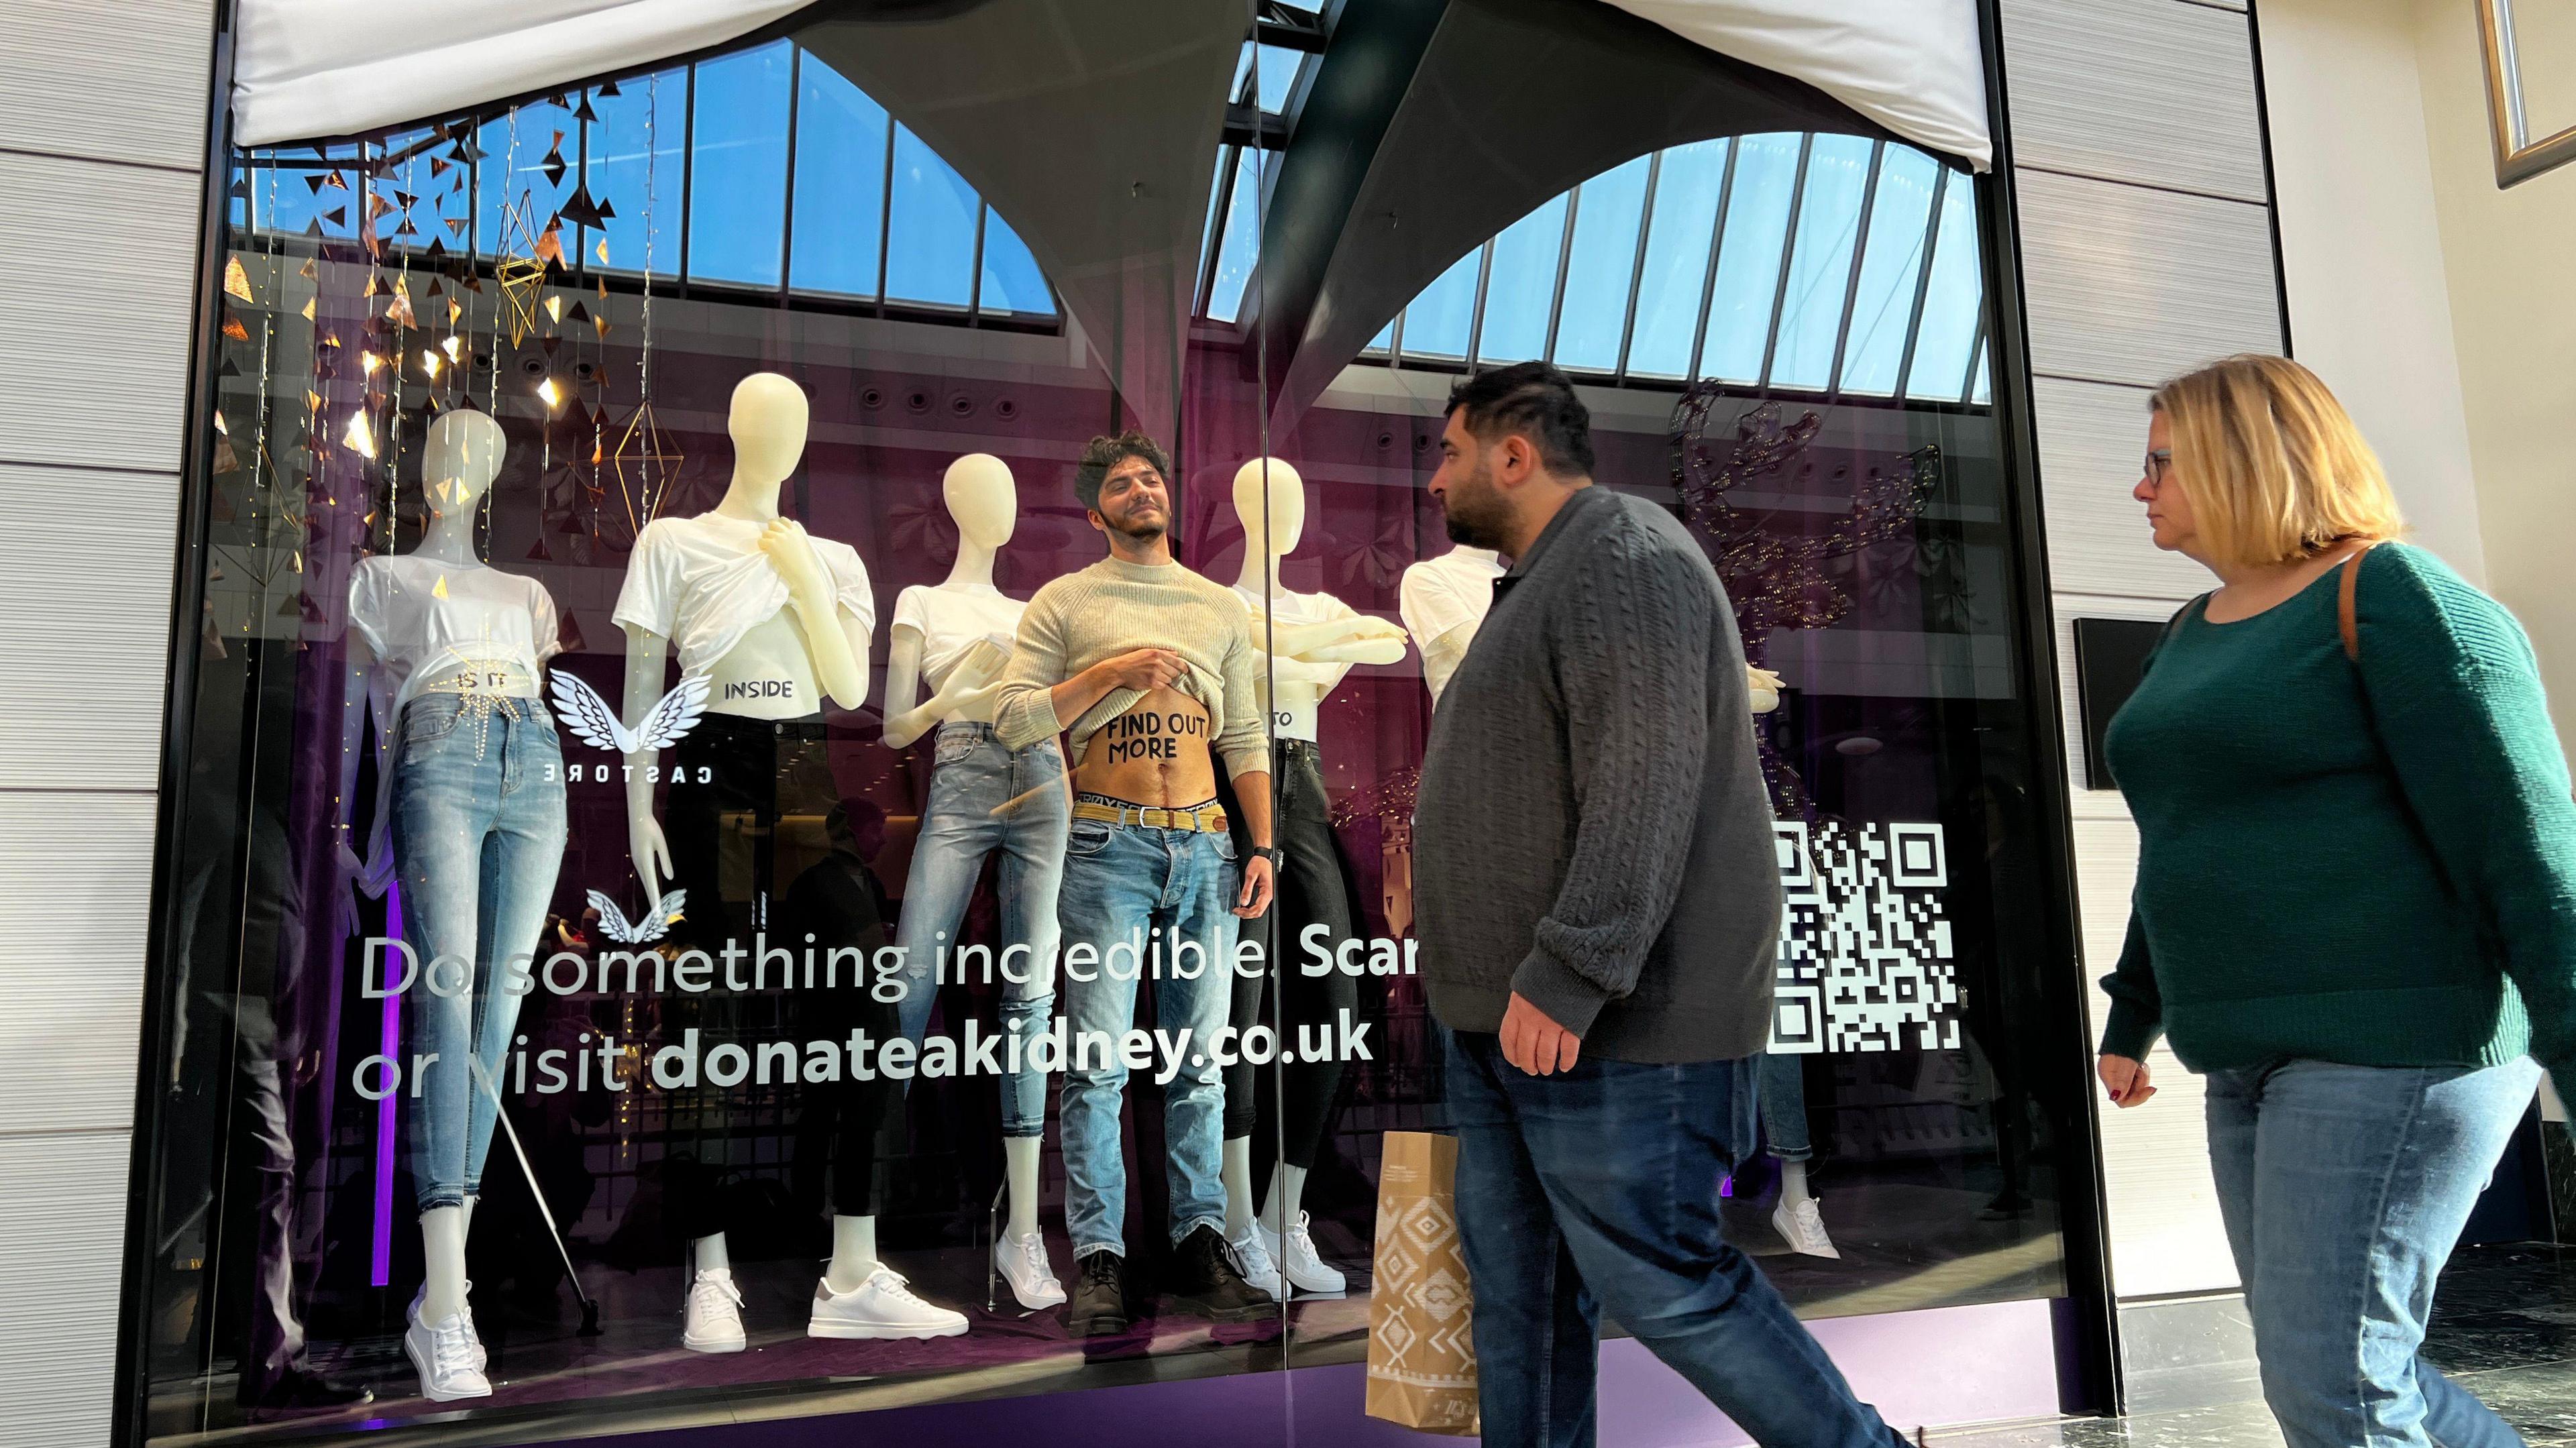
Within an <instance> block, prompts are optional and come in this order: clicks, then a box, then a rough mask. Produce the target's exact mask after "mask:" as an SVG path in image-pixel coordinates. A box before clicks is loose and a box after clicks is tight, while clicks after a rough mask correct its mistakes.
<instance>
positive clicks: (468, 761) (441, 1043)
mask: <svg viewBox="0 0 2576 1448" xmlns="http://www.w3.org/2000/svg"><path fill="white" fill-rule="evenodd" d="M394 761H395V762H394V781H393V805H392V816H393V818H392V826H393V847H394V862H395V865H396V867H397V869H398V870H399V872H400V875H401V879H402V934H403V940H404V942H405V943H406V944H408V945H409V946H410V947H411V948H412V952H413V954H414V956H415V957H417V959H418V960H419V963H420V975H419V978H418V979H417V980H415V981H414V982H413V985H412V988H411V992H410V999H411V1047H410V1059H408V1060H406V1061H405V1062H404V1063H403V1076H404V1082H405V1092H406V1094H407V1095H409V1096H410V1097H411V1098H412V1099H411V1100H410V1101H409V1102H408V1103H407V1104H408V1105H409V1107H410V1132H409V1135H410V1142H411V1173H412V1186H413V1189H414V1191H415V1193H416V1194H417V1199H418V1201H419V1204H420V1209H421V1210H422V1211H428V1210H429V1209H430V1208H432V1207H453V1206H458V1205H461V1204H462V1203H463V1202H464V1200H465V1199H466V1198H467V1197H470V1196H475V1195H477V1194H478V1193H479V1192H480V1191H481V1189H482V1185H483V1158H484V1156H485V1154H486V1153H487V1152H489V1151H490V1149H491V1146H492V1125H493V1122H494V1120H495V1116H496V1112H497V1109H498V1108H497V1103H496V1101H495V1097H496V1095H497V1093H498V1092H499V1091H500V1089H501V1085H502V1082H503V1080H504V1079H505V1078H504V1076H503V1074H502V1065H503V1062H504V1060H505V1059H506V1058H507V1056H508V1054H509V1050H510V1033H511V1029H512V1027H513V1026H515V1025H516V1024H517V1022H518V1019H519V995H517V994H513V993H512V992H511V991H510V990H509V989H507V988H506V982H507V980H508V977H509V974H510V972H511V968H512V966H513V965H514V964H515V968H516V969H517V970H518V971H520V972H524V973H527V974H530V975H532V974H533V973H534V971H535V969H536V967H535V965H534V963H533V958H534V955H535V952H536V950H537V946H538V940H539V936H540V935H541V934H542V933H543V931H544V930H545V924H546V907H547V906H548V905H549V904H550V903H552V902H553V899H554V893H555V872H556V870H557V869H558V868H560V867H561V865H562V864H563V852H564V777H563V746H562V744H561V743H560V742H559V741H558V740H557V739H556V737H555V725H554V720H553V719H552V718H551V717H549V716H548V715H547V713H546V711H545V708H544V706H543V705H540V704H538V703H537V702H536V701H535V700H533V699H500V700H489V699H485V700H477V699H475V698H474V697H473V696H470V695H464V694H436V693H433V694H424V695H422V696H421V697H419V698H417V699H414V700H413V701H412V702H411V703H410V704H408V705H405V706H404V708H403V713H402V719H401V720H400V722H399V723H398V724H397V726H396V743H395V746H394ZM527 988H528V987H527V986H526V985H525V984H523V985H521V987H520V991H521V992H522V993H524V991H525V990H526V989H527ZM433 1053H434V1054H435V1056H436V1059H435V1060H429V1059H427V1058H428V1057H430V1056H431V1055H432V1054H433ZM415 1067H417V1068H418V1069H415Z"/></svg>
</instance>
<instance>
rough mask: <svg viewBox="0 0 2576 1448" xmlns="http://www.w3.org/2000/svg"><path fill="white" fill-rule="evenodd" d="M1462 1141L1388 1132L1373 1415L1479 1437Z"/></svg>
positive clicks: (1371, 1359) (1373, 1332)
mask: <svg viewBox="0 0 2576 1448" xmlns="http://www.w3.org/2000/svg"><path fill="white" fill-rule="evenodd" d="M1457 1176H1458V1142H1457V1139H1456V1138H1455V1137H1448V1136H1437V1135H1433V1134H1432V1133H1430V1132H1423V1131H1390V1132H1388V1133H1386V1157H1385V1161H1384V1163H1383V1165H1382V1166H1381V1167H1380V1169H1379V1172H1378V1187H1377V1271H1376V1275H1375V1277H1374V1278H1373V1279H1372V1280H1373V1284H1374V1285H1373V1289H1372V1291H1371V1293H1370V1297H1369V1352H1368V1415H1369V1416H1370V1417H1372V1418H1384V1419H1385V1420H1387V1421H1388V1422H1390V1423H1401V1424H1403V1425H1404V1426H1405V1427H1408V1428H1420V1429H1422V1430H1424V1431H1426V1432H1431V1433H1453V1434H1457V1435H1460V1436H1462V1437H1474V1436H1475V1435H1476V1433H1477V1431H1478V1425H1477V1421H1476V1347H1475V1341H1474V1339H1473V1338H1472V1337H1471V1336H1470V1335H1469V1332H1468V1320H1469V1318H1470V1317H1471V1316H1472V1315H1473V1314H1472V1313H1471V1312H1470V1311H1469V1307H1470V1305H1471V1302H1472V1299H1471V1298H1470V1297H1469V1295H1468V1289H1467V1258H1466V1253H1465V1251H1464V1250H1463V1249H1462V1247H1461V1246H1460V1244H1459V1241H1458V1198H1457Z"/></svg>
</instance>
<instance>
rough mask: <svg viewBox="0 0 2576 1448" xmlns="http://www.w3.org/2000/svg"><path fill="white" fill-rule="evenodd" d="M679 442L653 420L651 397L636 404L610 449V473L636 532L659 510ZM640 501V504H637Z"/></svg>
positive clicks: (676, 466)
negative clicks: (649, 399) (615, 444)
mask: <svg viewBox="0 0 2576 1448" xmlns="http://www.w3.org/2000/svg"><path fill="white" fill-rule="evenodd" d="M680 459H681V454H680V449H679V445H678V444H676V443H674V442H672V441H671V439H670V437H669V435H668V434H666V433H664V432H663V431H662V425H661V424H660V423H659V422H657V421H655V420H654V417H653V404H652V403H651V402H650V401H646V402H641V403H638V404H636V407H635V411H634V412H633V413H632V414H630V415H629V416H628V417H627V419H626V427H625V430H624V431H622V432H620V433H619V434H618V437H617V446H616V447H614V448H612V449H610V450H609V454H608V467H609V475H610V476H611V477H613V478H615V479H616V480H617V495H618V499H619V501H621V502H623V503H624V504H625V505H626V522H627V526H628V527H630V528H632V529H634V530H635V531H636V532H637V533H641V532H643V531H644V525H645V524H647V523H650V522H652V521H653V519H654V516H655V515H656V514H657V513H659V512H660V510H661V502H662V499H661V494H662V493H663V492H665V491H667V490H668V484H669V481H670V478H671V475H672V474H673V473H675V472H677V471H679V467H680ZM639 505H640V506H639Z"/></svg>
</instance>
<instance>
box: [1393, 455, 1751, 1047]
mask: <svg viewBox="0 0 2576 1448" xmlns="http://www.w3.org/2000/svg"><path fill="white" fill-rule="evenodd" d="M1413 872H1414V909H1415V921H1416V924H1415V933H1416V934H1417V935H1418V936H1419V937H1420V938H1421V942H1422V945H1421V959H1422V969H1423V974H1424V977H1425V980H1426V983H1427V986H1428V989H1429V993H1430V999H1431V1008H1432V1011H1433V1013H1434V1014H1436V1015H1437V1016H1439V1018H1440V1020H1441V1022H1442V1023H1443V1024H1445V1025H1447V1026H1448V1027H1449V1028H1450V1029H1452V1030H1459V1031H1491V1030H1494V1029H1496V1028H1498V1027H1499V1026H1500V1025H1501V1024H1502V1019H1503V1009H1504V1007H1505V1006H1506V1005H1507V1004H1508V1003H1509V1001H1510V999H1511V996H1512V994H1513V993H1514V992H1518V993H1519V994H1521V995H1523V996H1526V997H1528V998H1529V1001H1530V1003H1531V1004H1532V1005H1535V1006H1537V1007H1538V1008H1539V1009H1540V1010H1542V1011H1545V1012H1546V1013H1547V1014H1548V1016H1549V1018H1550V1019H1552V1020H1554V1021H1556V1022H1557V1023H1558V1024H1559V1025H1562V1026H1564V1027H1565V1028H1566V1029H1568V1030H1570V1031H1573V1032H1575V1033H1577V1034H1578V1035H1580V1036H1582V1038H1583V1044H1584V1050H1585V1053H1586V1054H1588V1055H1599V1056H1603V1057H1606V1058H1608V1059H1611V1060H1617V1061H1632V1062H1673V1061H1713V1060H1727V1059H1731V1058H1734V1057H1738V1056H1749V1055H1752V1054H1753V1053H1755V1052H1757V1051H1759V1050H1761V1049H1762V1048H1763V1046H1764V1044H1765V1043H1766V1042H1767V1041H1768V1039H1769V1037H1770V1030H1771V979H1772V970H1773V962H1772V951H1773V946H1774V942H1775V939H1776V937H1777V935H1778V933H1779V928H1780V877H1779V873H1778V867H1777V865H1776V864H1775V861H1774V852H1773V845H1772V831H1771V801H1770V796H1769V794H1768V792H1767V791H1766V790H1765V789H1764V788H1763V784H1762V771H1761V766H1760V764H1759V762H1758V759H1757V756H1756V754H1755V752H1754V742H1753V715H1752V710H1751V705H1750V701H1749V699H1748V698H1747V689H1746V684H1745V674H1744V645H1743V642H1742V640H1740V639H1739V638H1738V637H1737V636H1736V632H1735V615H1734V612H1733V610H1732V609H1730V608H1729V607H1728V606H1727V602H1726V596H1725V593H1724V591H1723V590H1722V589H1721V587H1720V586H1719V584H1718V581H1717V573H1716V571H1715V570H1714V569H1712V568H1711V567H1710V566H1709V563H1708V558H1707V555H1706V554H1704V553H1702V552H1701V551H1700V547H1699V545H1698V543H1697V542H1695V541H1694V540H1693V539H1692V538H1691V536H1690V534H1689V533H1688V532H1687V531H1686V530H1684V529H1683V527H1682V525H1681V524H1680V523H1679V522H1677V521H1676V520H1675V519H1674V518H1673V517H1672V515H1671V514H1669V513H1667V512H1665V511H1663V510H1662V509H1660V508H1657V507H1655V506H1654V505H1653V504H1651V503H1647V502H1644V501H1642V500H1640V499H1636V498H1631V497H1626V496H1623V495H1621V494H1618V493H1614V492H1612V491H1610V490H1609V489H1608V488H1603V487H1591V488H1585V489H1582V490H1581V491H1579V492H1577V493H1575V494H1574V496H1573V497H1571V498H1570V499H1568V500H1567V501H1566V504H1565V506H1564V507H1563V509H1561V510H1560V511H1559V512H1558V513H1557V515H1556V517H1555V518H1554V519H1552V520H1550V521H1549V523H1548V525H1547V529H1546V531H1545V532H1543V533H1541V534H1540V535H1539V539H1538V542H1537V543H1536V544H1534V545H1532V547H1531V548H1530V551H1529V556H1528V557H1526V558H1523V559H1521V560H1520V561H1519V564H1518V566H1516V567H1514V568H1513V569H1512V571H1511V572H1510V573H1509V574H1508V575H1506V576H1505V577H1504V578H1503V579H1502V580H1501V581H1500V582H1499V583H1498V584H1497V585H1496V589H1495V598H1494V607H1493V611H1492V612H1491V613H1489V614H1487V615H1486V617H1485V622H1484V625H1483V627H1481V628H1480V629H1478V630H1477V633H1476V640H1475V643H1474V644H1473V645H1472V646H1471V647H1470V648H1469V649H1468V651H1467V657H1466V659H1465V661H1464V662H1462V663H1461V664H1460V665H1459V666H1458V672H1457V673H1456V675H1454V676H1453V677H1452V678H1451V679H1450V681H1449V687H1448V689H1447V690H1446V691H1445V692H1443V693H1442V694H1441V696H1440V707H1439V708H1438V709H1437V710H1435V711H1434V712H1433V714H1432V720H1431V740H1430V744H1429V746H1428V748H1427V750H1426V752H1425V755H1424V758H1423V762H1422V787H1421V792H1420V797H1419V802H1418V803H1417V804H1416V806H1415V813H1414V865H1413Z"/></svg>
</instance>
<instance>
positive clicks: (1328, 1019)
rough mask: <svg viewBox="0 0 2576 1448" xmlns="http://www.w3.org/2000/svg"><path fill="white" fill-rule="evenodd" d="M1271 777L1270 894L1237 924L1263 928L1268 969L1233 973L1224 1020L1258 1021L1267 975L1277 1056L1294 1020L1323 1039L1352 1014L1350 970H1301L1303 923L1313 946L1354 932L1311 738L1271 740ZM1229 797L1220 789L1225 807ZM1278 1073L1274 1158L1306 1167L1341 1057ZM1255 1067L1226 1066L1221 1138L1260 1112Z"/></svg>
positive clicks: (1256, 1125) (1331, 1099)
mask: <svg viewBox="0 0 2576 1448" xmlns="http://www.w3.org/2000/svg"><path fill="white" fill-rule="evenodd" d="M1270 784H1271V788H1272V790H1273V791H1274V792H1275V798H1276V809H1275V813H1274V816H1273V819H1272V823H1271V834H1272V838H1273V839H1275V840H1276V841H1277V843H1278V846H1279V854H1280V861H1279V899H1278V903H1277V904H1276V905H1274V906H1273V907H1272V908H1271V911H1270V913H1269V914H1268V915H1266V916H1264V917H1263V918H1261V919H1259V920H1252V921H1246V922H1245V923H1244V927H1243V928H1245V929H1246V930H1260V931H1262V932H1264V938H1265V940H1266V943H1267V956H1266V958H1267V959H1268V960H1269V961H1270V962H1271V964H1272V971H1273V975H1272V976H1253V977H1250V978H1248V979H1247V978H1246V977H1244V976H1243V975H1241V974H1240V973H1238V974H1236V976H1235V977H1234V1002H1233V1009H1232V1010H1231V1011H1230V1012H1229V1014H1228V1024H1230V1025H1232V1026H1233V1027H1234V1029H1235V1032H1236V1034H1237V1035H1238V1036H1240V1035H1241V1034H1242V1032H1243V1031H1245V1030H1246V1029H1248V1028H1250V1027H1251V1026H1252V1025H1253V1024H1254V1023H1255V1022H1257V1021H1259V1020H1260V1019H1261V1014H1262V1012H1261V998H1262V997H1263V996H1264V995H1266V994H1268V993H1269V988H1270V982H1271V979H1272V978H1273V976H1275V978H1276V979H1277V980H1278V982H1279V996H1280V1000H1279V1005H1280V1007H1281V1014H1280V1016H1279V1017H1278V1018H1277V1019H1276V1020H1275V1021H1274V1022H1273V1025H1274V1026H1275V1028H1276V1029H1277V1030H1278V1032H1279V1044H1280V1047H1281V1050H1282V1054H1286V1053H1287V1051H1288V1048H1290V1047H1293V1046H1295V1045H1296V1044H1297V1040H1298V1037H1297V1030H1298V1028H1299V1027H1301V1026H1303V1027H1308V1028H1323V1029H1324V1030H1325V1031H1326V1032H1327V1034H1326V1035H1325V1037H1324V1039H1326V1040H1328V1041H1329V1040H1332V1039H1334V1037H1333V1036H1332V1035H1331V1034H1329V1033H1330V1032H1331V1031H1333V1030H1336V1029H1338V1027H1337V1025H1336V1022H1337V1020H1338V1018H1339V1016H1340V1014H1341V1013H1342V1012H1344V1011H1348V1012H1350V1013H1351V1014H1352V1015H1353V1016H1354V1017H1356V1016H1357V1015H1358V1013H1359V1004H1360V982H1359V977H1357V976H1354V975H1349V974H1346V973H1345V972H1343V971H1340V970H1334V971H1332V972H1331V973H1330V974H1327V975H1308V974H1306V972H1305V970H1304V968H1303V967H1304V966H1305V965H1306V964H1307V963H1309V961H1310V960H1311V959H1312V957H1311V955H1310V953H1309V952H1308V951H1307V949H1306V944H1305V937H1306V932H1307V930H1308V929H1309V928H1310V927H1312V926H1316V925H1321V926H1323V927H1324V936H1323V939H1322V942H1321V944H1322V946H1323V948H1324V949H1325V950H1326V951H1327V952H1330V951H1332V950H1333V949H1334V948H1335V947H1337V946H1338V945H1340V944H1341V942H1343V941H1345V940H1348V939H1350V938H1351V935H1352V933H1353V932H1352V929H1351V889H1350V877H1349V873H1348V872H1347V871H1346V870H1344V869H1343V867H1342V855H1341V851H1340V850H1339V849H1337V848H1336V847H1335V846H1334V844H1333V819H1332V811H1331V808H1330V805H1329V802H1328V801H1327V800H1326V799H1325V797H1324V771H1323V763H1322V757H1321V756H1320V755H1318V754H1317V753H1316V751H1315V746H1314V745H1312V744H1309V743H1307V742H1306V741H1305V740H1303V739H1278V740H1273V741H1272V742H1271V745H1270ZM1230 794H1231V790H1230V787H1229V796H1230ZM1231 803H1232V801H1231V798H1230V797H1229V800H1228V804H1229V806H1231ZM1226 817H1227V818H1228V819H1229V820H1231V821H1233V822H1234V828H1235V830H1236V831H1237V838H1236V840H1235V848H1236V852H1237V855H1238V857H1240V858H1247V859H1248V858H1250V857H1249V856H1248V855H1245V854H1243V851H1246V850H1248V849H1250V848H1251V839H1250V837H1249V836H1248V835H1244V834H1243V833H1242V829H1243V825H1242V820H1243V812H1242V811H1241V810H1240V809H1235V808H1231V807H1229V808H1228V810H1227V811H1226ZM1278 1071H1279V1087H1280V1090H1279V1093H1278V1094H1279V1096H1280V1097H1281V1098H1282V1099H1281V1100H1280V1102H1279V1103H1277V1104H1276V1105H1275V1106H1274V1111H1276V1112H1278V1113H1279V1114H1280V1115H1281V1117H1282V1120H1281V1125H1280V1135H1279V1137H1278V1138H1276V1140H1277V1141H1278V1142H1279V1144H1280V1159H1281V1160H1283V1161H1285V1162H1287V1163H1288V1164H1289V1165H1290V1166H1293V1167H1312V1166H1313V1165H1314V1164H1315V1157H1316V1154H1317V1153H1318V1152H1319V1151H1321V1150H1322V1148H1323V1144H1324V1138H1325V1137H1326V1136H1327V1135H1329V1134H1330V1133H1331V1131H1332V1129H1333V1116H1334V1106H1335V1104H1336V1103H1337V1101H1338V1099H1339V1097H1340V1095H1341V1089H1342V1062H1341V1061H1340V1059H1339V1058H1338V1057H1336V1058H1334V1059H1329V1060H1322V1061H1307V1060H1302V1059H1300V1060H1297V1061H1293V1062H1290V1063H1289V1064H1286V1065H1283V1066H1281V1067H1279V1068H1278ZM1259 1074H1260V1068H1259V1067H1256V1066H1254V1065H1252V1064H1251V1063H1250V1062H1248V1061H1240V1060H1238V1061H1236V1062H1235V1063H1234V1064H1233V1065H1231V1066H1228V1067H1226V1068H1225V1137H1226V1140H1228V1141H1239V1140H1241V1139H1243V1138H1244V1137H1247V1136H1251V1135H1253V1134H1254V1133H1255V1132H1256V1131H1258V1130H1259V1129H1260V1123H1261V1119H1262V1116H1263V1114H1264V1113H1263V1112H1262V1111H1261V1110H1260V1109H1259V1097H1258V1096H1257V1095H1256V1091H1257V1087H1258V1084H1259ZM1261 1094H1267V1093H1261ZM1256 1149H1257V1150H1258V1151H1265V1152H1266V1151H1268V1150H1270V1149H1272V1141H1271V1139H1264V1140H1263V1141H1261V1142H1260V1143H1258V1144H1257V1148H1256Z"/></svg>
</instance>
